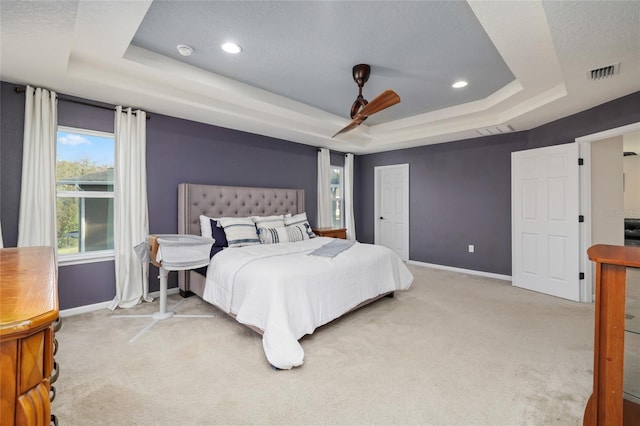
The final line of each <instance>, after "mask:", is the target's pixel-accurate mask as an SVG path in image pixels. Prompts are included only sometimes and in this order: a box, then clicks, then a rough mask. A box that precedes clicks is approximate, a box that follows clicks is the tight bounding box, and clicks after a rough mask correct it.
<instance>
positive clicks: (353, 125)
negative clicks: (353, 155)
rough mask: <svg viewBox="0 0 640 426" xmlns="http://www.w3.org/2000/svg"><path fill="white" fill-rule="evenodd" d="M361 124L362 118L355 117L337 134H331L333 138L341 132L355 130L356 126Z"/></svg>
mask: <svg viewBox="0 0 640 426" xmlns="http://www.w3.org/2000/svg"><path fill="white" fill-rule="evenodd" d="M360 124H362V119H360V118H355V119H354V120H352V121H351V123H349V124H348V125H347V126H346V127H344V128H342V129H340V131H338V133H336V134H335V135H333V136H331V137H332V138H335V137H336V136H338V135H339V134H340V133H345V132H348V131H349V130H353V129H355V128H356V127H358V126H359V125H360Z"/></svg>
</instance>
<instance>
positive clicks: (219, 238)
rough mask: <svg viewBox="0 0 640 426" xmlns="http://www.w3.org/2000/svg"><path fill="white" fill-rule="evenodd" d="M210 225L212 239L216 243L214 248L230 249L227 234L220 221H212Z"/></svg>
mask: <svg viewBox="0 0 640 426" xmlns="http://www.w3.org/2000/svg"><path fill="white" fill-rule="evenodd" d="M209 223H210V225H209V226H210V227H211V237H212V238H213V240H214V241H215V242H214V243H213V247H229V243H228V242H227V234H225V233H224V228H223V227H222V226H221V225H220V224H219V223H218V220H217V219H210V220H209Z"/></svg>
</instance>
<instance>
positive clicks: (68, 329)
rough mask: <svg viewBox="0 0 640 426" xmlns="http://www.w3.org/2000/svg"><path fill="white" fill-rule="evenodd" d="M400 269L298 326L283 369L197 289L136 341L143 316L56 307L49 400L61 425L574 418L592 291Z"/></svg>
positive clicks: (580, 402) (581, 402)
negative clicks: (306, 330) (385, 284)
mask: <svg viewBox="0 0 640 426" xmlns="http://www.w3.org/2000/svg"><path fill="white" fill-rule="evenodd" d="M410 269H411V271H412V272H413V273H414V275H415V278H416V279H415V281H414V283H413V286H412V288H411V289H410V290H409V291H407V292H400V293H397V295H396V297H395V298H393V299H391V298H385V299H382V300H380V301H378V302H376V303H374V304H372V305H369V306H367V307H365V308H362V309H360V310H358V311H356V312H354V313H352V314H349V315H347V316H345V317H343V318H342V319H340V320H338V321H334V322H333V323H331V324H329V325H327V326H325V327H322V328H320V329H319V330H317V331H316V333H314V334H313V335H311V336H306V337H305V338H303V339H302V346H303V348H304V350H305V364H304V365H303V366H302V367H299V368H295V369H293V370H290V371H275V370H273V369H272V368H271V367H270V366H269V364H268V363H267V361H266V359H265V357H264V353H263V351H262V344H261V340H260V336H259V335H257V334H255V333H254V332H252V331H251V330H249V329H247V328H246V327H244V326H242V325H240V324H238V323H236V322H235V321H234V320H232V319H230V318H229V317H227V316H226V315H224V314H222V313H219V312H218V311H217V310H216V309H215V308H213V307H212V306H210V305H208V304H206V303H205V302H203V301H201V300H199V299H198V298H197V297H191V298H189V299H187V300H186V302H184V303H182V304H181V305H180V306H179V308H178V312H179V313H183V314H187V313H189V314H196V313H216V314H217V315H216V317H214V318H203V319H199V318H173V319H170V320H166V321H162V322H159V323H157V324H156V325H155V326H154V327H153V328H152V329H151V330H150V331H149V332H147V333H146V334H144V335H143V336H142V337H140V338H139V339H138V340H136V341H135V342H134V343H128V340H129V339H130V338H131V337H133V336H134V335H135V334H136V333H138V332H139V331H140V330H142V329H143V328H144V327H145V326H147V325H148V324H149V323H150V320H149V319H145V318H140V319H122V318H110V316H111V314H112V313H111V312H110V311H107V310H103V311H98V312H94V313H89V314H82V315H77V316H73V317H67V318H64V319H63V326H62V330H61V331H60V332H59V333H58V335H57V338H58V341H59V343H60V349H59V351H58V354H57V355H56V360H57V361H58V362H59V364H60V369H61V373H60V378H59V380H58V382H57V383H56V384H55V386H56V388H57V397H56V400H55V401H54V403H53V406H52V410H53V412H54V413H55V414H56V415H57V416H58V418H59V420H60V424H61V425H107V424H109V425H213V424H234V425H235V424H238V425H240V424H260V425H262V424H278V425H334V424H335V425H371V424H379V425H391V424H396V425H408V424H416V425H418V424H419V425H486V426H489V425H491V426H498V425H509V426H511V425H581V424H582V414H583V411H584V406H585V404H586V401H587V398H588V397H589V395H590V393H591V386H592V380H593V379H592V363H593V354H592V348H593V305H590V304H588V305H585V304H579V303H574V302H569V301H565V300H562V299H558V298H554V297H550V296H545V295H542V294H538V293H534V292H529V291H525V290H521V289H517V288H514V287H512V286H511V285H510V283H508V282H505V281H499V280H493V279H489V278H482V277H476V276H470V275H465V274H459V273H454V272H447V271H440V270H434V269H428V268H422V267H416V266H410ZM179 300H180V297H179V296H177V295H176V296H171V297H170V301H169V306H172V305H173V304H175V303H176V302H178V301H179ZM157 307H158V305H157V302H154V303H152V304H144V305H141V306H139V307H136V308H134V309H131V310H127V311H124V312H118V313H126V314H128V313H131V314H133V313H135V314H140V313H151V312H154V311H156V310H157Z"/></svg>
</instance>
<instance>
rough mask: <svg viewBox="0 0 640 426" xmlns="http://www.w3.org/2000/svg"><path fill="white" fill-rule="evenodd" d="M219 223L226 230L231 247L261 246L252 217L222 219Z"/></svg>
mask: <svg viewBox="0 0 640 426" xmlns="http://www.w3.org/2000/svg"><path fill="white" fill-rule="evenodd" d="M218 223H219V224H220V225H222V227H223V228H224V233H225V234H226V235H227V241H228V242H229V247H242V246H249V245H253V244H260V239H259V238H258V232H257V231H256V224H255V223H254V222H253V219H251V218H250V217H221V218H219V219H218Z"/></svg>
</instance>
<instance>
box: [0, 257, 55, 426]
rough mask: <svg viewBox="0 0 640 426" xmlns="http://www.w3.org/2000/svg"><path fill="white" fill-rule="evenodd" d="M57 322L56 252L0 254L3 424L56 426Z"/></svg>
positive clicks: (0, 403)
mask: <svg viewBox="0 0 640 426" xmlns="http://www.w3.org/2000/svg"><path fill="white" fill-rule="evenodd" d="M57 319H58V288H57V277H56V265H55V260H54V253H53V249H52V248H51V247H25V248H6V249H0V384H1V386H0V424H2V425H29V426H31V425H49V424H51V423H52V422H53V423H55V422H56V420H55V416H52V415H51V404H50V399H52V398H53V396H54V394H55V391H53V392H52V389H51V380H52V377H51V374H52V372H53V370H54V361H53V354H54V338H53V334H54V326H55V325H54V323H55V322H56V320H57ZM54 375H55V377H56V378H57V371H56V372H55V373H54ZM53 380H55V379H53Z"/></svg>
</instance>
